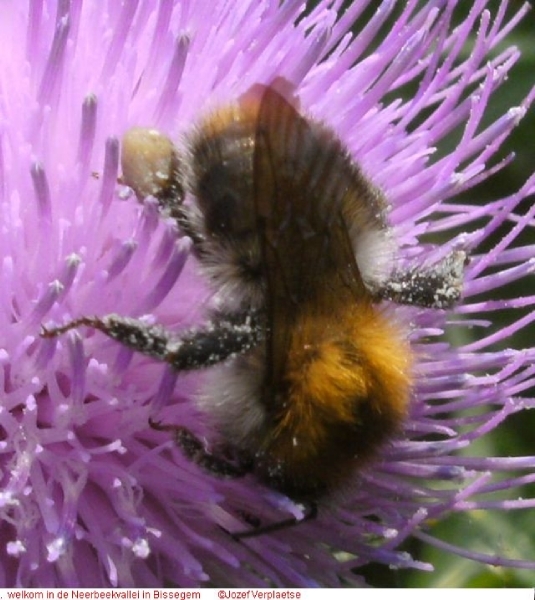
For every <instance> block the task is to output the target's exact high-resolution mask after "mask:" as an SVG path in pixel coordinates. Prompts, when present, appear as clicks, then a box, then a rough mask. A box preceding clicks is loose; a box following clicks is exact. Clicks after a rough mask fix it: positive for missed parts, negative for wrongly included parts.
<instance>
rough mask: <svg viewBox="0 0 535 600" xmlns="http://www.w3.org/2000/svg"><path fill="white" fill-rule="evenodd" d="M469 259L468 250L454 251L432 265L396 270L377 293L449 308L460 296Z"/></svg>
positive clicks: (398, 300)
mask: <svg viewBox="0 0 535 600" xmlns="http://www.w3.org/2000/svg"><path fill="white" fill-rule="evenodd" d="M466 262H467V256H466V253H465V252H463V251H455V252H452V253H451V254H448V256H446V257H445V258H444V259H443V260H442V261H441V262H440V263H438V264H437V265H434V266H432V267H430V268H420V267H414V268H410V269H408V270H406V271H397V272H394V273H393V274H392V275H391V276H390V277H389V279H388V281H387V282H385V284H384V285H383V286H382V287H381V289H380V290H379V291H378V293H377V294H376V295H377V296H378V297H379V298H381V299H383V300H390V301H392V302H396V303H397V304H409V305H413V306H422V307H425V308H450V307H451V306H453V305H454V304H455V302H457V300H459V298H460V296H461V291H462V285H463V272H464V267H465V265H466Z"/></svg>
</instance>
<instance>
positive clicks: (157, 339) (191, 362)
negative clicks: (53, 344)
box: [41, 313, 263, 371]
mask: <svg viewBox="0 0 535 600" xmlns="http://www.w3.org/2000/svg"><path fill="white" fill-rule="evenodd" d="M258 320H259V316H258V315H257V314H251V313H248V314H246V313H239V314H235V315H220V314H218V315H216V316H215V317H214V319H213V320H212V321H210V322H209V323H208V324H205V325H203V326H202V327H199V328H197V329H190V330H188V331H186V332H184V333H183V334H181V335H180V336H176V335H173V334H171V333H170V332H168V331H166V330H165V329H164V328H163V327H162V326H160V325H148V324H147V323H144V322H143V321H140V320H138V319H130V318H128V317H121V316H119V315H115V314H110V315H106V316H104V317H80V318H79V319H75V320H74V321H71V322H70V323H67V324H66V325H62V326H60V327H55V328H45V327H43V329H42V331H41V336H42V337H44V338H53V337H57V336H59V335H61V334H63V333H65V332H66V331H69V330H71V329H76V328H77V327H80V326H82V325H86V326H87V327H93V328H94V329H98V330H99V331H101V332H102V333H104V334H105V335H107V336H108V337H111V338H112V339H114V340H117V341H118V342H119V343H120V344H122V345H123V346H126V347H128V348H131V349H132V350H135V351H136V352H140V353H141V354H145V355H146V356H152V357H153V358H156V359H158V360H161V361H164V362H166V363H169V364H170V365H171V366H172V367H173V368H174V369H176V370H177V371H188V370H191V369H199V368H202V367H208V366H210V365H214V364H217V363H219V362H221V361H223V360H225V359H227V358H228V357H230V356H232V355H234V354H240V353H242V352H245V351H247V350H249V349H250V348H253V347H254V346H256V345H257V344H258V343H259V342H260V341H261V339H262V337H263V333H262V331H263V328H262V327H259V326H258Z"/></svg>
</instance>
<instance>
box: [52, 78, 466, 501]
mask: <svg viewBox="0 0 535 600" xmlns="http://www.w3.org/2000/svg"><path fill="white" fill-rule="evenodd" d="M122 171H123V181H124V183H125V184H126V185H128V186H130V187H131V188H132V189H133V190H134V192H135V193H136V195H137V196H138V198H139V199H140V200H141V201H142V200H143V199H144V198H145V197H146V196H149V195H150V196H153V197H155V198H156V199H157V201H158V204H159V207H160V209H161V211H162V213H163V214H164V215H166V216H168V217H169V216H170V217H172V218H173V219H175V221H176V222H177V224H178V226H179V227H180V228H181V230H182V232H184V233H185V234H186V235H189V236H190V237H191V239H192V240H193V251H194V253H195V255H196V257H197V258H198V261H199V265H200V267H201V269H202V271H203V272H204V274H205V275H206V277H207V278H208V279H209V280H210V281H211V283H212V285H213V286H214V289H216V290H218V292H219V298H220V306H219V308H218V310H217V312H214V313H212V314H210V315H208V316H207V320H206V322H205V324H204V325H202V326H200V327H197V328H194V329H191V330H188V331H186V332H182V333H180V334H175V333H171V332H168V331H166V330H164V329H163V328H162V327H160V326H149V325H147V324H145V323H143V322H142V321H139V320H136V319H132V318H127V317H123V316H119V315H114V314H111V315H106V316H101V317H81V318H79V319H76V320H74V321H72V322H70V323H68V324H66V325H63V326H60V327H56V328H53V329H45V330H44V331H43V336H45V337H54V336H57V335H59V334H61V333H64V332H65V331H67V330H69V329H72V328H75V327H79V326H81V325H87V326H90V327H94V328H95V329H98V330H99V331H101V332H103V333H104V334H106V335H107V336H109V337H111V338H113V339H115V340H117V341H118V342H120V343H121V344H123V345H125V346H128V347H129V348H132V349H133V350H136V351H138V352H141V353H143V354H145V355H148V356H152V357H154V358H156V359H159V360H162V361H165V362H167V363H168V364H170V365H171V366H172V367H173V368H174V369H176V370H178V371H186V370H192V369H204V368H208V367H211V368H210V369H208V370H207V372H206V377H205V383H204V387H203V390H202V391H201V393H200V396H199V398H198V399H197V402H198V405H199V407H200V408H201V409H202V411H203V412H204V413H205V414H206V415H207V416H208V418H209V419H210V420H211V421H212V423H213V426H214V428H215V429H216V430H217V432H218V433H219V434H220V435H221V436H222V438H223V440H225V446H226V448H227V449H228V448H231V449H232V450H233V451H235V456H237V457H239V460H238V462H236V461H234V462H232V461H228V460H226V458H223V456H224V454H227V453H226V452H225V453H221V455H218V453H217V452H212V453H210V452H208V451H207V450H206V448H205V447H204V445H203V443H202V442H201V441H200V440H198V439H197V438H196V437H195V436H194V435H193V434H192V433H191V432H190V431H188V430H187V429H185V428H183V427H180V425H176V426H169V427H165V426H164V427H163V428H169V429H172V430H173V431H174V432H175V437H176V439H177V442H178V443H179V444H180V446H181V447H182V448H183V450H184V452H185V453H186V454H187V455H188V456H189V457H190V458H191V459H192V460H195V461H196V462H198V463H200V464H201V465H203V466H204V467H205V468H207V469H209V470H210V471H212V472H214V473H215V474H217V475H222V476H226V475H238V474H241V473H244V472H248V471H252V472H254V473H255V474H256V476H257V477H258V478H260V479H261V480H262V481H264V482H265V483H266V484H267V485H269V486H271V487H272V488H275V489H277V490H280V491H282V492H284V493H286V494H288V495H289V496H290V497H291V498H293V499H296V500H299V501H310V502H314V501H316V500H317V499H318V498H320V497H322V496H323V495H325V494H328V493H330V492H332V491H333V490H336V489H338V488H340V486H343V484H344V481H346V480H348V479H349V478H350V477H351V475H352V474H353V473H354V472H355V470H357V469H359V468H360V467H361V466H362V465H364V464H366V463H367V462H368V461H369V460H370V459H371V458H372V457H373V456H374V455H375V454H376V453H377V451H378V450H379V449H380V448H381V447H382V446H383V445H384V444H385V443H386V442H387V441H388V440H389V439H391V438H392V436H394V435H395V434H396V432H397V431H398V430H399V429H400V427H401V425H402V423H403V421H404V419H405V417H406V415H407V410H408V405H409V402H410V397H411V383H412V363H413V358H412V352H411V348H410V344H409V342H408V341H407V332H406V331H405V330H404V328H403V327H402V326H400V324H399V323H398V322H397V320H396V318H395V316H394V311H393V310H392V305H393V304H395V303H399V304H412V305H418V306H424V307H429V308H448V307H450V306H451V305H452V304H453V303H454V302H455V301H457V300H458V298H459V297H460V294H461V288H462V276H463V266H464V263H465V259H466V256H465V254H464V252H462V251H458V252H453V253H452V254H450V255H449V256H447V257H446V258H445V259H444V260H443V261H442V262H441V263H440V264H438V265H435V266H434V267H432V268H421V267H419V266H413V267H410V268H409V269H407V270H403V271H400V270H396V269H395V268H393V266H392V265H393V264H394V263H395V260H394V259H395V252H396V244H395V242H394V238H393V235H392V231H391V229H390V227H389V225H388V222H387V210H388V203H387V202H386V199H385V197H384V195H383V194H382V193H381V191H380V190H379V189H377V188H376V187H375V186H374V185H372V184H371V183H370V181H368V179H367V178H366V177H365V176H364V174H363V172H362V170H361V169H360V167H359V166H358V164H356V162H355V161H354V160H353V159H352V158H351V156H350V155H349V153H348V152H347V150H346V148H345V147H344V145H343V144H342V142H341V141H340V140H339V139H338V137H337V136H336V135H335V134H334V133H333V132H332V131H331V130H330V129H329V128H328V127H326V126H325V125H323V124H321V123H318V122H316V121H315V120H314V119H311V118H309V117H308V116H306V115H305V114H303V113H302V112H301V111H300V110H299V108H298V107H297V103H296V101H295V100H294V99H293V98H292V97H291V94H289V93H288V86H287V85H284V82H282V83H281V81H280V80H276V81H275V82H273V83H272V84H271V85H267V86H262V85H257V86H254V87H253V88H252V89H251V90H249V91H248V92H247V93H246V94H244V95H243V96H242V97H241V98H239V99H238V100H237V101H236V102H234V103H231V104H230V105H228V106H225V107H223V108H222V109H220V110H217V111H214V112H212V113H210V114H209V115H208V116H207V117H206V118H204V119H203V120H201V121H200V122H199V123H198V124H197V125H196V126H195V127H194V128H193V129H192V131H191V132H189V133H188V134H187V135H186V137H185V141H184V142H183V143H182V145H181V146H180V147H178V148H177V147H175V146H174V145H173V143H172V142H171V141H170V140H169V139H168V138H167V137H166V136H164V135H163V134H161V133H160V132H157V131H155V130H145V129H133V130H130V131H128V132H127V133H126V134H125V136H124V138H123V141H122Z"/></svg>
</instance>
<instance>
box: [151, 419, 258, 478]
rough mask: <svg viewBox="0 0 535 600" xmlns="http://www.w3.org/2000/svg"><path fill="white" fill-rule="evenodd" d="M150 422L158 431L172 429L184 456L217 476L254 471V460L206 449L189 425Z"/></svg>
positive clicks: (231, 476) (228, 476)
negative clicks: (219, 453)
mask: <svg viewBox="0 0 535 600" xmlns="http://www.w3.org/2000/svg"><path fill="white" fill-rule="evenodd" d="M149 424H150V426H151V427H152V428H153V429H156V430H157V431H170V432H171V433H172V434H173V439H174V441H175V443H176V445H177V446H178V447H179V448H180V449H181V450H182V452H183V454H184V456H185V457H186V458H187V459H188V460H190V461H191V462H193V463H195V464H196V465H199V466H200V467H202V468H203V469H204V470H205V471H208V472H209V473H211V474H212V475H215V476H216V477H222V478H236V477H242V476H244V475H247V473H250V472H251V471H252V467H253V464H252V461H251V460H250V459H245V458H244V457H236V459H235V460H232V461H231V460H230V459H228V458H227V457H226V456H225V455H224V453H223V452H222V453H221V455H218V454H213V453H211V452H210V451H209V450H207V449H206V447H205V445H204V444H203V442H202V441H201V440H200V439H199V438H198V437H197V436H196V435H195V434H194V433H193V432H191V431H190V430H189V429H188V428H187V427H183V426H180V425H164V424H162V423H159V422H158V421H153V420H152V419H150V420H149Z"/></svg>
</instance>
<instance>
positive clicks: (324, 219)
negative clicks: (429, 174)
mask: <svg viewBox="0 0 535 600" xmlns="http://www.w3.org/2000/svg"><path fill="white" fill-rule="evenodd" d="M353 175H354V173H353V172H352V165H351V162H350V160H349V158H348V157H347V155H346V153H345V151H344V150H343V148H342V146H341V144H340V142H339V141H338V140H337V139H336V138H335V137H334V136H333V135H332V134H330V133H329V132H328V131H327V130H325V129H323V128H322V127H321V126H319V125H317V124H316V123H314V122H311V121H308V120H307V119H306V118H304V117H303V116H301V115H300V114H299V113H298V112H297V110H296V109H295V108H294V107H293V106H292V105H291V104H290V103H289V102H288V101H287V100H286V99H285V98H284V97H283V96H282V95H280V94H279V93H278V92H277V91H276V90H275V89H273V88H272V87H267V88H265V89H264V91H263V95H262V98H261V101H260V107H259V112H258V120H257V127H256V135H255V152H254V194H255V210H256V215H257V227H258V233H259V238H260V242H261V245H262V253H263V263H264V269H265V273H264V275H265V281H266V285H267V290H266V298H267V311H268V338H267V381H266V384H267V386H268V388H271V389H272V390H273V389H275V390H276V389H277V388H278V386H279V384H280V383H281V380H282V378H283V374H284V369H285V365H286V363H287V353H288V349H289V345H290V336H291V334H292V329H293V328H294V327H295V326H296V323H297V322H298V321H299V319H300V315H302V314H303V312H304V311H317V312H319V313H320V314H325V313H326V312H327V313H328V311H329V310H332V307H331V306H330V304H331V301H330V298H332V297H333V295H335V297H336V298H337V299H338V298H339V297H340V296H341V295H342V296H343V297H347V298H348V301H351V300H352V299H353V298H358V297H360V298H362V296H363V295H365V294H367V291H366V288H365V287H364V284H363V282H362V278H361V276H360V273H359V271H358V268H357V264H356V261H355V258H354V255H353V250H352V246H351V243H350V240H349V236H348V227H347V223H346V221H345V216H344V206H345V204H346V201H347V198H348V194H352V196H351V197H352V198H353V199H354V192H355V190H354V189H353V188H354V185H353V183H354V182H353V179H354V177H353Z"/></svg>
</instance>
